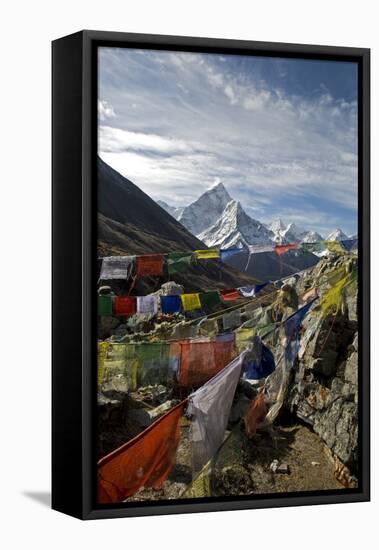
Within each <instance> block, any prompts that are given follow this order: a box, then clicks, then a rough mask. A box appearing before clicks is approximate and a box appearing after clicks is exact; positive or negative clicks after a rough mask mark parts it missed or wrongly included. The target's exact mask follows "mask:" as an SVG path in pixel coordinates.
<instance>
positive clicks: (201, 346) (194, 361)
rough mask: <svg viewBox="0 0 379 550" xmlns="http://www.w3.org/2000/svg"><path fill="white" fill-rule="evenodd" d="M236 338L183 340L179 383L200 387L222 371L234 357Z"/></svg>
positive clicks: (181, 386) (181, 385) (185, 386)
mask: <svg viewBox="0 0 379 550" xmlns="http://www.w3.org/2000/svg"><path fill="white" fill-rule="evenodd" d="M234 350H235V348H234V338H233V339H230V340H217V341H210V342H196V340H194V341H191V340H190V341H185V340H183V341H181V342H180V362H179V374H178V385H179V387H180V388H198V387H199V386H201V385H202V384H205V382H207V381H208V380H210V379H211V378H212V377H213V376H215V374H217V373H218V372H220V370H222V369H223V368H224V367H225V366H226V365H227V364H228V363H230V361H231V360H232V359H233V357H234V354H235V352H234Z"/></svg>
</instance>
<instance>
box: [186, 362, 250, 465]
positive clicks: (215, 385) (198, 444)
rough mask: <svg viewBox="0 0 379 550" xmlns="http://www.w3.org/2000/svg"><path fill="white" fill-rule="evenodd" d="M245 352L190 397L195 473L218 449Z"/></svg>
mask: <svg viewBox="0 0 379 550" xmlns="http://www.w3.org/2000/svg"><path fill="white" fill-rule="evenodd" d="M245 354H246V352H244V353H242V354H241V355H239V356H238V357H237V358H236V359H234V360H233V361H232V362H231V363H229V365H227V366H226V367H225V368H224V369H223V370H222V371H220V372H219V373H218V374H216V376H214V377H213V378H211V380H209V381H208V382H206V383H205V384H204V385H203V386H201V388H199V389H198V390H196V391H195V392H194V393H192V394H191V395H190V396H189V405H188V409H187V412H188V414H189V415H190V418H192V423H191V427H190V441H191V448H192V461H193V469H194V471H195V472H198V471H200V470H201V469H202V467H203V466H204V464H206V463H207V462H208V460H210V459H211V458H212V457H213V456H214V455H215V453H216V452H217V450H218V449H219V448H220V446H221V444H222V442H223V440H224V434H225V429H226V426H227V423H228V418H229V414H230V409H231V407H232V402H233V397H234V394H235V391H236V387H237V384H238V380H239V378H240V374H241V368H242V364H243V360H244V357H245Z"/></svg>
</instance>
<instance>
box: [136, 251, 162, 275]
mask: <svg viewBox="0 0 379 550" xmlns="http://www.w3.org/2000/svg"><path fill="white" fill-rule="evenodd" d="M143 275H150V276H153V277H161V276H162V275H163V256H162V254H149V255H146V256H137V258H136V277H142V276H143Z"/></svg>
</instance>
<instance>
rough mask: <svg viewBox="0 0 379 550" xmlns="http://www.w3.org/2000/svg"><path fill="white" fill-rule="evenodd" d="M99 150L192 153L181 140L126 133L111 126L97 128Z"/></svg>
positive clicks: (112, 151)
mask: <svg viewBox="0 0 379 550" xmlns="http://www.w3.org/2000/svg"><path fill="white" fill-rule="evenodd" d="M99 149H100V151H102V152H105V153H107V152H108V153H109V152H111V153H123V152H126V151H142V152H143V153H144V154H146V153H156V154H170V155H174V154H183V153H189V152H191V151H192V148H191V146H190V145H188V144H187V143H186V142H184V141H182V140H174V139H168V138H164V137H161V136H159V135H156V134H145V133H142V132H128V131H127V130H121V129H120V128H114V127H112V126H103V125H101V126H100V127H99Z"/></svg>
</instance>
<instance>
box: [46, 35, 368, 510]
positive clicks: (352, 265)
mask: <svg viewBox="0 0 379 550" xmlns="http://www.w3.org/2000/svg"><path fill="white" fill-rule="evenodd" d="M369 169H370V168H369V50H366V49H359V48H344V47H328V46H306V45H293V44H273V43H262V42H246V41H234V40H216V39H207V38H186V37H171V36H152V35H138V34H124V33H108V32H98V31H96V32H95V31H83V32H80V33H77V34H73V35H71V36H67V37H64V38H61V39H59V40H56V41H55V42H53V404H52V414H53V457H52V458H53V508H54V509H56V510H59V511H62V512H65V513H67V514H71V515H73V516H76V517H79V518H83V519H95V518H111V517H122V516H136V515H148V514H171V513H184V512H196V511H208V510H209V511H217V510H237V509H244V508H262V507H275V506H290V505H291V506H292V505H305V504H326V503H339V502H358V501H366V500H368V499H369V484H370V470H369V430H370V424H369V421H370V419H369V361H370V358H369V285H370V281H369V215H370V210H369Z"/></svg>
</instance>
